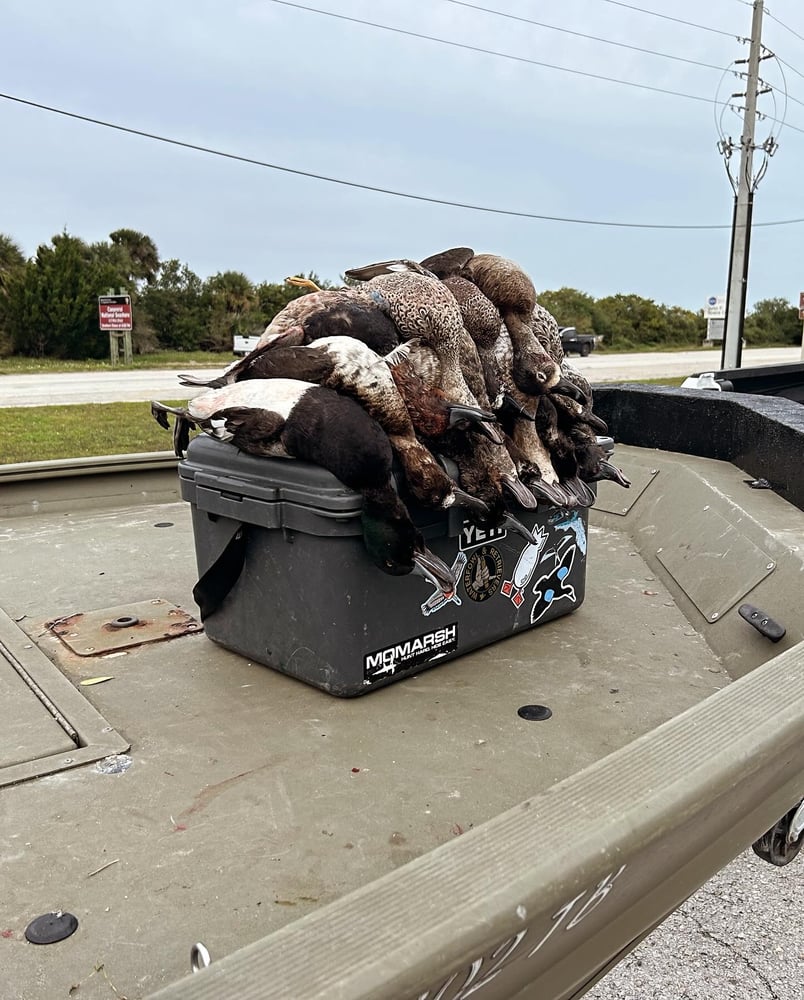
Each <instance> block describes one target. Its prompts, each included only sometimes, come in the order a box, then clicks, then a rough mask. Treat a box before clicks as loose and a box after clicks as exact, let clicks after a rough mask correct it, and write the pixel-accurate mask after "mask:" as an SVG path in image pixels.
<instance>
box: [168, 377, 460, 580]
mask: <svg viewBox="0 0 804 1000" xmlns="http://www.w3.org/2000/svg"><path fill="white" fill-rule="evenodd" d="M151 412H152V414H153V416H154V418H155V419H156V420H157V421H158V422H159V424H160V425H161V426H163V427H166V428H167V427H168V419H167V415H168V414H173V415H174V416H175V418H176V424H175V427H174V445H175V448H176V452H177V454H179V455H181V454H183V452H184V450H185V448H186V447H187V444H188V442H189V431H190V429H192V428H193V427H198V428H200V429H201V430H202V431H204V432H205V433H207V434H210V435H212V436H213V437H216V438H219V439H220V440H223V441H231V442H232V444H234V445H235V446H236V447H238V448H240V449H242V450H243V451H246V452H249V453H250V454H253V455H262V456H267V457H274V458H298V459H301V460H303V461H307V462H313V463H314V464H316V465H320V466H321V467H322V468H325V469H327V470H328V471H329V472H331V473H332V474H333V475H334V476H336V477H337V478H338V479H340V481H341V482H342V483H344V485H345V486H347V487H348V488H349V489H352V490H355V491H356V492H359V493H360V494H362V497H363V509H362V513H361V520H362V529H363V542H364V544H365V547H366V550H367V551H368V554H369V557H370V558H371V560H372V562H373V563H374V564H375V566H378V567H379V568H380V569H381V570H383V572H385V573H389V574H392V575H394V576H401V575H404V574H407V573H416V574H418V575H420V576H423V577H425V578H426V579H427V580H429V581H430V583H432V584H433V585H434V586H436V587H438V588H439V589H440V590H441V591H442V593H444V594H445V595H448V596H451V594H452V593H454V590H455V586H456V581H455V579H454V576H453V573H452V571H451V570H450V569H449V567H448V566H447V565H446V564H445V563H444V562H443V560H441V559H439V558H438V556H436V555H435V554H434V553H432V552H431V551H430V550H429V549H428V548H427V547H426V546H425V544H424V540H423V538H422V536H421V533H420V532H419V531H418V530H417V528H416V527H415V526H414V524H413V522H412V521H411V519H410V515H409V513H408V511H407V509H406V507H405V505H404V503H403V502H402V500H401V499H400V498H399V496H398V494H397V492H396V490H395V489H394V486H393V479H392V460H393V453H392V451H391V445H390V443H389V441H388V437H387V435H386V434H385V432H384V431H383V430H382V428H381V427H380V426H379V424H378V423H377V422H376V420H374V419H373V418H372V417H370V416H369V415H368V414H367V413H366V412H365V410H364V409H363V408H362V407H361V406H360V404H359V403H356V402H355V401H354V400H353V399H349V398H348V397H347V396H342V395H340V394H339V393H337V392H335V391H334V390H332V389H326V388H324V387H323V386H318V385H313V384H312V383H309V382H301V381H298V380H295V379H281V378H279V379H254V380H250V381H246V382H235V383H233V384H231V385H227V386H224V387H223V388H221V389H212V390H210V391H209V392H205V393H202V394H201V395H200V396H196V397H195V398H194V399H192V400H190V402H189V403H188V404H187V406H186V407H171V406H166V405H165V404H163V403H159V402H156V401H152V402H151Z"/></svg>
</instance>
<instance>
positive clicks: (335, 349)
mask: <svg viewBox="0 0 804 1000" xmlns="http://www.w3.org/2000/svg"><path fill="white" fill-rule="evenodd" d="M398 350H399V351H401V352H403V353H406V352H407V345H405V346H404V347H403V348H399V349H398ZM394 360H395V359H394V355H393V353H392V355H390V356H389V357H388V358H384V357H381V356H380V355H379V354H377V353H376V352H375V351H372V350H371V348H370V347H367V346H366V344H364V343H362V342H361V341H359V340H355V339H353V338H352V337H338V336H336V337H322V338H321V339H320V340H315V341H313V342H312V343H310V344H308V345H306V346H291V347H288V346H286V345H285V344H284V341H282V340H280V341H278V342H273V343H268V344H266V345H264V346H263V347H257V348H255V349H254V350H253V351H252V352H251V353H250V354H248V355H246V357H244V358H243V359H242V360H240V361H239V362H237V364H235V365H234V366H232V367H230V368H228V369H227V370H226V372H225V373H224V374H223V375H222V376H220V378H217V379H211V380H209V381H205V380H203V379H200V378H196V377H194V376H192V375H180V376H179V379H180V381H181V383H182V385H201V386H206V387H207V388H221V387H223V386H224V385H229V384H232V383H235V382H243V381H247V380H249V379H272V378H290V379H300V380H302V381H304V382H312V383H315V384H316V385H323V386H325V387H327V388H329V389H335V390H337V391H338V392H342V393H344V394H345V395H347V396H351V397H352V398H353V399H356V400H357V401H358V402H359V403H360V404H361V405H362V406H363V408H364V409H365V411H366V413H368V414H369V415H370V416H371V417H373V418H374V419H375V420H376V421H377V423H378V424H379V425H380V426H381V427H382V429H383V430H384V431H385V433H386V434H387V435H388V440H389V441H390V442H391V447H392V448H393V450H394V453H395V454H396V456H397V458H398V459H399V461H400V464H401V465H402V468H403V470H404V473H405V479H406V481H407V484H408V487H409V489H410V492H411V493H412V494H413V496H414V497H415V498H416V499H417V500H418V501H419V502H420V503H422V504H425V505H427V506H429V507H438V508H447V507H451V506H452V505H453V504H458V505H460V506H466V507H470V508H472V509H474V510H476V511H478V512H480V513H484V512H485V511H486V505H485V504H484V503H483V502H482V501H480V500H477V499H476V498H475V497H471V496H469V495H468V494H467V493H466V492H465V491H464V490H462V489H461V488H460V487H459V486H458V484H457V483H455V482H454V481H453V480H452V479H450V477H449V476H448V475H447V474H446V472H445V471H444V470H443V469H442V468H441V466H440V465H439V464H438V462H437V461H436V460H435V458H434V457H433V455H432V454H431V453H430V452H429V451H428V450H427V448H425V447H424V445H423V444H422V443H421V442H420V441H419V440H418V439H417V437H416V432H415V429H414V426H413V424H412V422H411V418H410V414H409V412H408V409H407V407H406V406H405V402H404V400H403V398H402V396H401V395H400V393H399V390H398V389H397V386H396V384H395V382H394V379H393V376H392V374H391V370H390V367H389V364H393V363H394ZM486 416H489V414H486Z"/></svg>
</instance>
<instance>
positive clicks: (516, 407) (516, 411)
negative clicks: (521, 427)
mask: <svg viewBox="0 0 804 1000" xmlns="http://www.w3.org/2000/svg"><path fill="white" fill-rule="evenodd" d="M500 409H501V410H502V411H503V413H510V414H511V415H512V416H514V417H521V418H522V419H524V420H535V419H536V417H535V416H534V415H533V414H532V413H528V411H527V410H526V409H525V407H524V406H523V405H522V404H521V403H519V402H517V400H515V399H514V397H513V396H511V395H509V393H507V392H504V393H503V397H502V404H501V406H500Z"/></svg>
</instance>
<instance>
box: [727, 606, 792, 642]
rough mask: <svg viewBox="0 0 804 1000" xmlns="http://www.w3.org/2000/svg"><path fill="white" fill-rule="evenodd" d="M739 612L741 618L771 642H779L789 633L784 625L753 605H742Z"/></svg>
mask: <svg viewBox="0 0 804 1000" xmlns="http://www.w3.org/2000/svg"><path fill="white" fill-rule="evenodd" d="M737 610H738V612H739V615H740V617H741V618H745V620H746V621H747V622H748V624H749V625H753V627H754V628H755V629H756V630H757V632H759V633H760V635H764V636H765V638H766V639H770V641H771V642H778V641H779V640H780V639H781V638H782V637H783V636H784V634H785V632H787V629H786V628H785V627H784V625H782V624H781V623H780V622H777V621H776V620H775V619H773V618H771V617H770V615H767V614H765V612H764V611H763V610H762V609H761V608H757V607H754V605H753V604H741V605H740V607H739V608H738V609H737Z"/></svg>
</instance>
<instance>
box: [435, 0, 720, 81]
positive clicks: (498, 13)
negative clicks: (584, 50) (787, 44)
mask: <svg viewBox="0 0 804 1000" xmlns="http://www.w3.org/2000/svg"><path fill="white" fill-rule="evenodd" d="M444 3H451V4H453V5H454V6H455V7H466V8H468V9H469V10H476V11H482V12H483V13H484V14H493V15H494V16H495V17H504V18H506V19H507V20H509V21H519V22H521V23H522V24H532V25H535V26H536V27H537V28H548V29H549V30H550V31H560V32H561V33H562V34H564V35H573V36H574V37H575V38H586V39H588V40H589V41H592V42H603V43H604V44H605V45H616V46H617V47H618V48H621V49H630V50H631V51H632V52H644V53H645V54H646V55H651V56H661V58H662V59H673V60H675V61H676V62H682V63H687V64H689V65H690V66H703V67H704V69H715V70H717V71H718V72H720V71H721V70H722V69H723V67H722V66H716V65H715V64H714V63H707V62H700V61H699V60H698V59H687V58H686V56H678V55H674V54H672V53H670V52H658V51H656V49H646V48H643V47H642V46H640V45H629V44H628V43H627V42H618V41H616V40H615V39H613V38H601V37H600V36H599V35H588V34H586V33H585V32H583V31H573V30H572V29H570V28H561V27H559V26H558V25H556V24H546V23H545V22H544V21H534V20H532V19H531V18H529V17H520V16H519V15H517V14H509V13H508V12H507V11H502V10H495V9H494V8H492V7H481V6H480V5H479V4H474V3H467V2H465V0H444Z"/></svg>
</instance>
